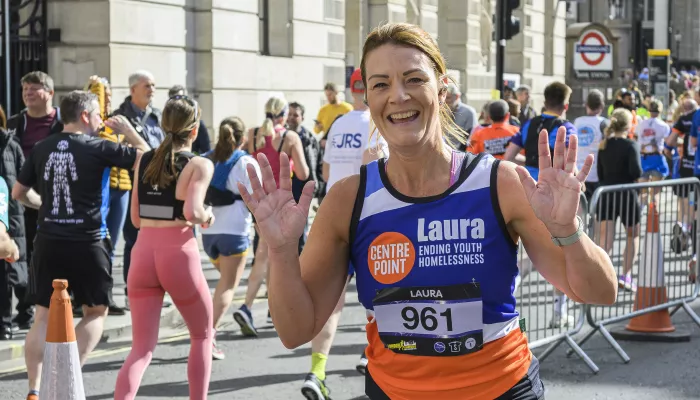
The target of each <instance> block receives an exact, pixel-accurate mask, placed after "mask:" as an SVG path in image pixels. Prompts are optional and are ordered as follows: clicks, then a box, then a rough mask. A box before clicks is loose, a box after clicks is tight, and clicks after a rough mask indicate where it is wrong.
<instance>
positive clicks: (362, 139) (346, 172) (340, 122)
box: [323, 110, 388, 192]
mask: <svg viewBox="0 0 700 400" xmlns="http://www.w3.org/2000/svg"><path fill="white" fill-rule="evenodd" d="M369 122H370V115H369V110H366V111H356V110H353V111H350V112H349V113H347V114H345V115H343V116H342V117H340V118H338V119H337V120H336V121H335V122H334V123H333V125H332V126H331V129H330V131H329V132H328V137H327V138H326V147H325V153H324V154H323V162H325V163H328V165H329V167H330V168H329V174H328V175H329V176H328V182H327V185H326V192H327V191H329V190H330V189H331V186H333V184H335V183H336V182H338V181H339V180H341V179H343V178H347V177H348V176H351V175H357V174H359V173H360V167H362V155H363V153H364V151H365V149H368V148H375V149H378V150H381V151H382V152H383V153H384V156H385V157H386V156H387V155H388V148H387V144H386V142H385V141H384V139H381V138H379V135H378V134H377V132H375V133H374V134H373V135H372V138H371V140H370V138H369ZM378 138H379V139H378Z"/></svg>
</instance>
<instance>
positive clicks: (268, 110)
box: [255, 97, 289, 149]
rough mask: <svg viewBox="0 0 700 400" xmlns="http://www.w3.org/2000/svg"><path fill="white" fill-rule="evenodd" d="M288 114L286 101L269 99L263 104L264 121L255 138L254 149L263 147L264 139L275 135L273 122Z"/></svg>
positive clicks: (274, 98)
mask: <svg viewBox="0 0 700 400" xmlns="http://www.w3.org/2000/svg"><path fill="white" fill-rule="evenodd" d="M288 112H289V107H288V105H287V101H286V100H285V99H282V98H280V97H270V99H269V100H267V103H265V120H264V121H263V123H262V125H260V128H258V135H257V137H256V138H255V148H258V149H259V148H262V147H265V138H266V137H268V136H273V135H274V134H275V123H274V120H275V119H278V118H281V117H284V116H286V115H287V113H288Z"/></svg>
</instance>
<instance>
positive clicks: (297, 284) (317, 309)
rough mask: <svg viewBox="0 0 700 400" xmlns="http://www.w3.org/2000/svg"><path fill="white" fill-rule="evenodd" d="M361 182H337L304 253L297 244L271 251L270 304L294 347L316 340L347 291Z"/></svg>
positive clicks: (286, 343) (285, 340)
mask: <svg viewBox="0 0 700 400" xmlns="http://www.w3.org/2000/svg"><path fill="white" fill-rule="evenodd" d="M261 167H262V169H263V173H265V172H264V166H262V165H261ZM359 181H360V180H359V176H357V175H355V176H352V177H349V178H346V179H343V180H341V181H339V182H338V183H336V184H335V185H333V188H332V189H331V190H330V191H329V192H328V194H327V195H326V197H325V200H324V201H323V203H322V204H321V207H320V208H319V210H318V213H317V214H316V218H315V219H314V223H313V225H312V226H311V231H310V232H309V238H308V241H307V242H306V246H305V247H304V251H303V252H302V254H301V257H299V256H298V248H297V244H296V242H294V243H291V244H290V245H289V246H285V247H283V248H270V249H269V257H270V268H269V277H268V282H269V285H270V292H269V298H268V302H269V305H270V310H271V313H272V315H274V319H275V329H276V330H277V333H278V334H279V337H280V339H281V340H282V343H283V344H284V346H285V347H287V348H289V349H293V348H296V347H299V346H301V345H303V344H305V343H307V342H309V341H311V339H313V338H314V337H315V336H316V335H317V334H318V333H319V332H320V331H321V329H322V328H323V326H324V325H325V324H326V321H328V318H329V317H330V315H331V313H332V312H333V309H334V308H335V305H336V304H337V303H338V299H339V298H340V295H341V294H342V292H343V288H344V287H345V282H346V279H347V271H348V264H349V254H348V253H349V235H350V233H349V231H350V220H351V215H352V210H353V206H354V202H355V196H356V194H357V190H358V186H359ZM256 185H259V183H258V182H255V181H253V187H255V186H256ZM307 185H308V184H307ZM305 191H306V190H305ZM292 201H293V200H292Z"/></svg>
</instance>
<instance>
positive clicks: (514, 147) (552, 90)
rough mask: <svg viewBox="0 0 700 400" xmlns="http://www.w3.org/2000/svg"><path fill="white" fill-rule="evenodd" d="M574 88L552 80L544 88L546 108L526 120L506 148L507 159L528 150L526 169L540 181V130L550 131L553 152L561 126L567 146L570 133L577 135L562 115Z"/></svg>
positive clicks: (526, 152)
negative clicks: (564, 130) (540, 113)
mask: <svg viewBox="0 0 700 400" xmlns="http://www.w3.org/2000/svg"><path fill="white" fill-rule="evenodd" d="M570 96H571V88H570V87H568V86H567V85H565V84H563V83H561V82H552V83H550V84H549V85H547V87H546V88H545V89H544V108H545V111H544V112H543V113H542V115H540V116H537V117H535V118H533V119H531V120H529V121H527V122H525V123H524V124H523V126H522V128H521V129H520V132H518V133H516V134H515V135H514V136H513V137H512V138H511V140H510V144H509V145H508V148H507V149H506V155H505V157H504V158H505V160H507V161H513V160H514V159H515V156H516V155H517V154H518V153H519V152H520V150H522V149H525V168H526V169H527V170H528V172H530V175H531V176H532V178H533V179H535V180H537V177H538V175H539V169H538V159H537V157H538V152H537V138H538V137H539V133H540V131H542V130H543V129H546V130H547V131H548V132H549V148H550V152H552V154H553V151H554V142H555V140H556V137H557V130H558V129H559V127H564V128H565V129H566V146H567V147H568V146H569V136H570V135H571V134H576V133H577V132H576V127H575V126H574V124H572V123H571V122H570V121H568V120H566V119H563V118H562V117H561V115H562V114H564V113H565V112H566V110H567V109H568V108H569V97H570Z"/></svg>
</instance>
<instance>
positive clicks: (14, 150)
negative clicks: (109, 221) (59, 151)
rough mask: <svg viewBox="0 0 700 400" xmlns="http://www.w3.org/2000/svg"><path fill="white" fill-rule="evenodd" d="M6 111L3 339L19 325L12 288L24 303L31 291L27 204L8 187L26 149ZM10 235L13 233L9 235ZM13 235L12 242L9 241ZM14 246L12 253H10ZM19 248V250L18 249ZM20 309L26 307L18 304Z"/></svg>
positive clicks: (1, 141) (0, 129) (1, 145)
mask: <svg viewBox="0 0 700 400" xmlns="http://www.w3.org/2000/svg"><path fill="white" fill-rule="evenodd" d="M6 127H7V122H6V119H5V111H4V110H3V109H2V107H0V149H3V151H2V162H0V177H2V179H0V222H2V224H0V225H2V226H3V227H4V229H3V228H0V232H1V233H0V253H1V255H3V260H2V261H0V268H2V271H1V272H0V340H10V339H12V332H13V328H15V327H16V328H19V327H18V326H17V325H16V324H13V321H12V292H13V290H14V293H15V296H17V300H19V301H20V303H25V296H26V291H27V283H28V282H27V280H28V279H27V260H26V256H27V246H26V238H25V234H24V207H23V206H22V205H21V204H20V203H19V202H18V201H16V200H14V199H12V198H10V196H9V193H8V187H9V188H11V187H12V186H14V184H15V181H16V180H17V175H18V174H19V171H20V170H21V169H22V164H24V153H23V152H22V147H21V146H20V144H19V143H18V142H17V141H16V140H14V139H13V137H12V136H11V135H10V134H9V133H8V132H7V130H6V129H5V128H6ZM8 235H9V236H8ZM8 239H11V240H10V241H11V242H12V243H11V244H8V243H7V242H8ZM8 246H10V247H11V250H12V254H13V255H12V256H10V257H7V256H6V253H7V247H8ZM15 249H16V253H15ZM17 311H22V309H21V308H19V307H18V309H17Z"/></svg>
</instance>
